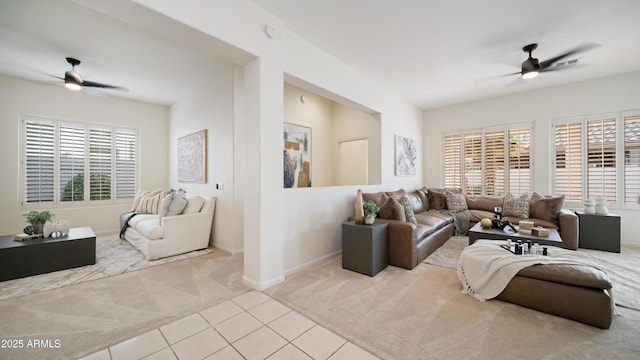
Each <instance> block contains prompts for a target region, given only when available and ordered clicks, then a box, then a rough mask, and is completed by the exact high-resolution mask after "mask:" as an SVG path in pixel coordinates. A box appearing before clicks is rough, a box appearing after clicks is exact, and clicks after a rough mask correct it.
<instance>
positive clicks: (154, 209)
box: [136, 189, 162, 214]
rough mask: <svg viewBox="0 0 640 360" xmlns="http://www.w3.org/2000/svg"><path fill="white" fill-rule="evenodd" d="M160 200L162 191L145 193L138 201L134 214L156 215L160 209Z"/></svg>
mask: <svg viewBox="0 0 640 360" xmlns="http://www.w3.org/2000/svg"><path fill="white" fill-rule="evenodd" d="M161 198H162V190H161V189H157V190H154V191H152V192H149V193H145V194H144V195H143V196H142V198H141V199H140V204H139V205H138V207H137V209H136V212H137V213H138V214H157V213H158V208H159V207H160V199H161Z"/></svg>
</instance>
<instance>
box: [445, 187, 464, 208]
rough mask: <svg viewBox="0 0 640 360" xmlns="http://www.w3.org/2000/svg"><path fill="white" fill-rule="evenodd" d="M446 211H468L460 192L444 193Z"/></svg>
mask: <svg viewBox="0 0 640 360" xmlns="http://www.w3.org/2000/svg"><path fill="white" fill-rule="evenodd" d="M444 196H445V199H446V202H447V209H449V210H450V211H455V212H457V211H465V210H469V208H468V207H467V199H466V197H465V196H464V194H463V193H462V190H460V191H459V192H458V190H453V189H447V190H446V191H445V193H444Z"/></svg>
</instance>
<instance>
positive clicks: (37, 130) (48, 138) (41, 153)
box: [24, 120, 55, 203]
mask: <svg viewBox="0 0 640 360" xmlns="http://www.w3.org/2000/svg"><path fill="white" fill-rule="evenodd" d="M54 136H55V127H54V124H52V123H47V122H41V121H31V120H27V121H25V122H24V142H25V153H24V171H25V174H24V176H25V180H24V184H25V200H26V202H27V203H42V202H52V201H53V200H54V180H55V179H54V174H55V171H54V151H55V138H54Z"/></svg>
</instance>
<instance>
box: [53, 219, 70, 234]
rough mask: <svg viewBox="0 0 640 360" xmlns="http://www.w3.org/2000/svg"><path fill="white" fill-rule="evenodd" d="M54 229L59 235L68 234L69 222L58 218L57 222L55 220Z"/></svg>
mask: <svg viewBox="0 0 640 360" xmlns="http://www.w3.org/2000/svg"><path fill="white" fill-rule="evenodd" d="M56 231H57V232H58V233H60V234H59V235H61V236H64V235H67V234H69V222H68V221H67V220H64V219H60V220H58V222H56Z"/></svg>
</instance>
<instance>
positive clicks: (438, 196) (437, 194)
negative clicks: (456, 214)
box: [427, 189, 447, 210]
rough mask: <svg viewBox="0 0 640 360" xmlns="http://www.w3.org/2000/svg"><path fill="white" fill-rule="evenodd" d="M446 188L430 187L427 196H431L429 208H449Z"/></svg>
mask: <svg viewBox="0 0 640 360" xmlns="http://www.w3.org/2000/svg"><path fill="white" fill-rule="evenodd" d="M444 191H445V190H444V189H442V190H439V189H429V192H428V193H427V197H428V198H429V210H440V209H446V208H447V198H446V197H445V195H444Z"/></svg>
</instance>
